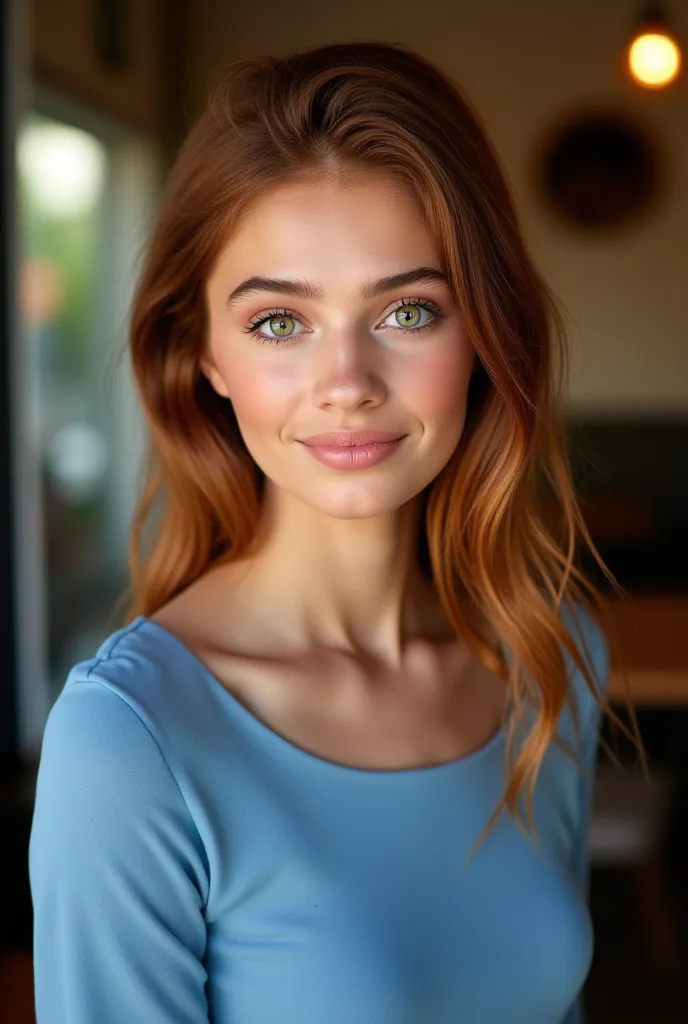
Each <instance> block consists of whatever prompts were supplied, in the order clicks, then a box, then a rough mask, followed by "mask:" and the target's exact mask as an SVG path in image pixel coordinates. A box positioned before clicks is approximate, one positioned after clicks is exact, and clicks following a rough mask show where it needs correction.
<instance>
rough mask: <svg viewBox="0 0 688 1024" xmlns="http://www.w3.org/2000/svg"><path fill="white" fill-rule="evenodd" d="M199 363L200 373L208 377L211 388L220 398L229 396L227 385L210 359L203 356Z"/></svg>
mask: <svg viewBox="0 0 688 1024" xmlns="http://www.w3.org/2000/svg"><path fill="white" fill-rule="evenodd" d="M199 365H200V369H201V373H202V374H203V375H204V376H205V377H207V378H208V381H209V382H210V386H211V387H212V388H213V390H215V391H216V392H217V393H218V395H220V397H221V398H229V392H228V390H227V385H226V384H225V382H224V380H223V379H222V377H221V376H220V374H219V373H218V370H217V367H216V366H215V365H214V364H213V363H212V362H211V360H210V359H207V358H206V357H205V356H203V357H202V359H201V361H200V364H199Z"/></svg>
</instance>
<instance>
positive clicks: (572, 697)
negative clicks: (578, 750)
mask: <svg viewBox="0 0 688 1024" xmlns="http://www.w3.org/2000/svg"><path fill="white" fill-rule="evenodd" d="M560 619H561V621H562V623H563V624H564V625H565V626H566V628H567V630H568V631H569V633H570V635H571V637H572V639H573V642H574V643H575V645H576V647H577V649H578V652H579V654H580V656H581V658H582V659H583V662H584V664H585V665H586V667H587V668H588V671H589V673H590V676H591V682H592V686H593V691H594V692H591V690H590V687H589V686H588V684H587V682H586V679H585V676H584V675H583V673H582V672H581V670H580V668H579V666H578V665H577V664H576V662H575V660H574V658H573V657H572V656H571V655H570V654H569V652H568V651H566V650H564V652H563V657H564V663H565V665H566V669H567V676H568V683H569V702H568V703H567V707H566V708H565V711H564V715H563V733H564V735H566V736H567V737H568V738H569V739H571V740H573V737H574V735H575V733H576V729H575V726H574V725H573V715H575V716H576V717H577V718H578V721H579V723H580V730H581V741H582V743H583V745H584V747H585V748H588V747H594V746H595V745H596V743H597V735H598V731H599V726H600V721H601V717H602V706H601V704H600V701H599V699H598V698H602V699H604V697H605V695H606V692H607V689H608V685H609V670H610V658H609V645H608V643H607V639H606V637H605V634H604V631H603V629H602V627H601V626H600V624H599V623H598V622H597V620H596V619H595V617H594V616H593V614H592V613H591V612H590V611H589V610H588V609H587V608H585V607H584V606H583V605H581V604H579V603H574V602H572V601H569V602H568V603H566V604H565V605H563V606H562V610H561V613H560ZM574 709H575V710H574Z"/></svg>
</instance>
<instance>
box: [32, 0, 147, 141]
mask: <svg viewBox="0 0 688 1024" xmlns="http://www.w3.org/2000/svg"><path fill="white" fill-rule="evenodd" d="M104 2H109V3H111V4H112V5H113V6H112V8H110V10H111V12H112V13H114V15H115V17H114V21H115V22H116V21H118V20H119V18H118V17H117V14H118V13H119V14H121V20H122V25H123V37H124V42H125V46H126V53H127V62H126V65H125V66H124V67H123V68H122V69H121V70H110V69H108V67H107V66H105V65H104V64H103V61H102V60H101V59H99V54H98V47H97V43H96V36H97V32H96V24H97V20H96V10H97V9H98V8H100V7H102V5H103V3H104ZM165 7H166V5H163V4H162V3H161V2H160V0H135V2H130V3H126V4H125V3H124V2H123V0H31V4H30V5H28V4H27V8H28V12H27V35H28V46H29V52H30V60H31V65H32V72H33V75H34V76H35V78H36V79H38V80H39V81H40V82H41V83H42V84H43V85H48V86H51V87H52V88H54V89H55V90H57V91H58V92H59V93H60V94H62V95H65V96H67V97H68V98H71V99H75V100H77V101H79V102H80V103H82V104H86V105H88V106H89V107H90V108H92V109H94V110H97V111H98V112H99V113H101V114H106V115H109V116H110V117H114V118H116V119H117V120H118V121H120V122H122V123H123V124H125V125H127V126H129V127H131V128H134V129H138V130H140V131H143V132H145V133H147V134H149V135H156V136H160V135H162V134H163V133H164V131H165V118H166V107H165V91H164V79H163V74H164V56H163V46H164V40H165V38H166V35H165V32H166V22H165V20H164V18H163V15H164V9H165ZM112 20H113V19H112V17H111V18H110V21H112Z"/></svg>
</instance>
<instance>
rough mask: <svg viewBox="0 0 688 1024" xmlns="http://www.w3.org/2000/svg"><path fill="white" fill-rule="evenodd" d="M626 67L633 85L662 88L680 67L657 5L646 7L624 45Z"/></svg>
mask: <svg viewBox="0 0 688 1024" xmlns="http://www.w3.org/2000/svg"><path fill="white" fill-rule="evenodd" d="M627 62H628V69H629V71H630V74H631V77H632V78H633V80H634V81H635V82H636V84H637V85H640V86H642V87H643V88H644V89H662V88H664V87H665V86H667V85H670V83H671V82H673V81H674V80H675V79H676V78H677V77H678V74H679V72H680V70H681V48H680V46H679V43H678V40H677V38H676V36H675V35H674V34H673V33H672V32H671V29H670V28H669V25H668V23H667V20H666V18H665V17H664V14H663V12H662V10H661V8H660V7H658V6H655V5H653V6H651V7H647V8H646V9H645V10H644V11H643V13H642V15H641V17H640V18H639V20H638V24H637V26H636V30H635V32H634V33H633V37H632V39H631V41H630V43H629V45H628V51H627Z"/></svg>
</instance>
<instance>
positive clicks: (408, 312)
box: [394, 304, 420, 327]
mask: <svg viewBox="0 0 688 1024" xmlns="http://www.w3.org/2000/svg"><path fill="white" fill-rule="evenodd" d="M394 318H395V320H396V321H397V323H398V324H399V326H400V327H415V326H416V324H417V323H418V322H419V320H420V307H419V306H416V305H415V304H414V305H411V304H409V305H407V306H400V307H399V309H396V310H395V311H394Z"/></svg>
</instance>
